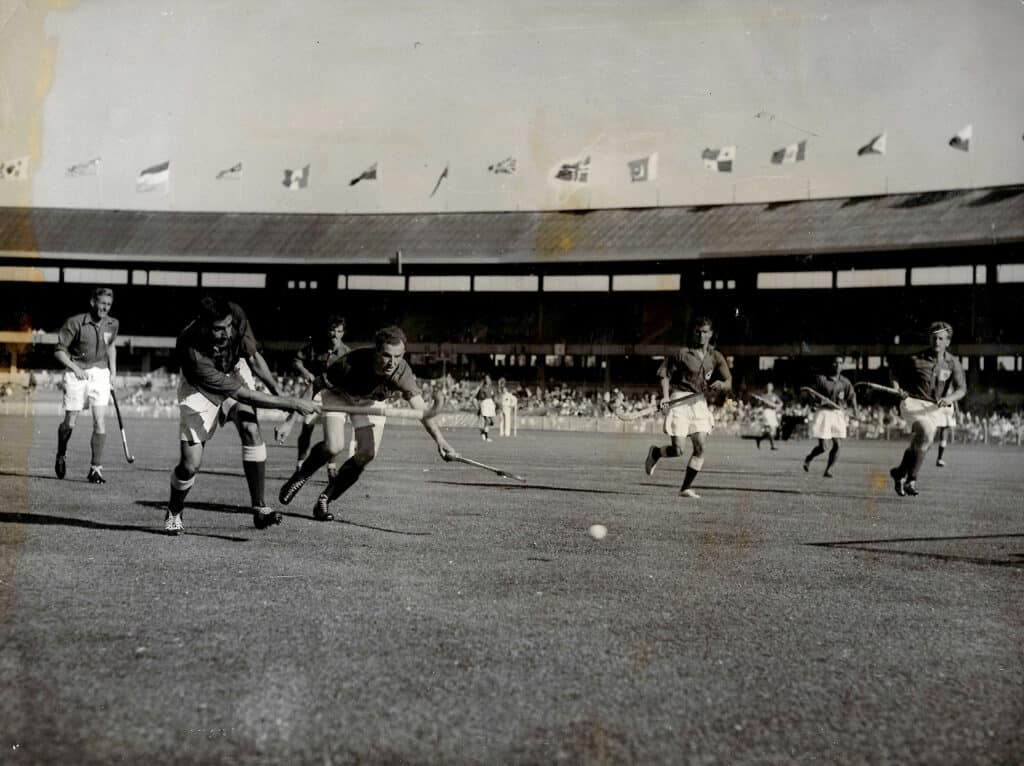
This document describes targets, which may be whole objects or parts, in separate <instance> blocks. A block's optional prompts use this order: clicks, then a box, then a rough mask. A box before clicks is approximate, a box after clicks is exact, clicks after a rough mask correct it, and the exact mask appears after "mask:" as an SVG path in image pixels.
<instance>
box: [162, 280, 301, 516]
mask: <svg viewBox="0 0 1024 766" xmlns="http://www.w3.org/2000/svg"><path fill="white" fill-rule="evenodd" d="M175 350H176V352H177V355H178V361H179V362H180V364H181V375H182V379H181V384H180V385H179V386H178V408H179V411H180V423H179V435H180V441H181V458H180V460H179V461H178V465H177V466H175V468H174V471H173V472H172V473H171V499H170V502H169V503H168V510H167V517H166V519H165V521H164V529H165V530H166V531H167V532H168V533H170V534H179V533H181V532H182V530H183V528H184V527H183V525H182V521H181V516H182V510H183V509H184V507H185V496H186V495H188V492H189V490H190V489H192V486H193V485H194V484H195V481H196V473H197V472H198V471H199V467H200V465H201V464H202V461H203V448H204V446H205V444H206V442H207V441H208V440H209V439H210V437H211V436H213V434H214V432H215V431H216V430H217V427H218V426H220V425H223V424H224V423H225V422H226V421H228V420H230V421H232V422H233V423H234V424H235V426H236V427H237V428H238V435H239V437H240V438H241V440H242V468H243V470H244V471H245V480H246V483H247V484H248V485H249V497H250V500H251V501H252V512H253V524H254V525H255V526H256V528H257V529H265V528H267V527H268V526H271V525H272V524H279V523H280V522H281V514H280V513H277V512H276V511H271V510H270V509H269V508H267V507H266V503H265V502H264V499H263V491H264V486H265V484H266V462H267V446H266V444H264V442H263V436H262V434H261V433H260V425H259V421H258V420H257V418H256V410H257V408H261V407H263V408H274V409H281V410H289V411H293V412H301V413H303V414H307V415H308V414H313V413H315V412H317V410H318V406H317V405H316V404H314V403H313V402H310V401H306V400H303V399H299V398H297V397H292V396H280V394H279V391H278V388H277V381H276V380H274V376H273V374H271V372H270V369H269V368H268V367H267V363H266V361H264V359H263V356H262V355H261V354H260V353H259V350H258V349H257V347H256V338H255V336H254V335H253V332H252V326H251V325H250V324H249V321H248V319H247V318H246V316H245V312H244V311H242V309H241V307H240V306H238V305H237V304H235V303H229V302H228V301H224V300H221V299H219V298H215V297H212V296H208V297H206V298H204V299H203V300H202V302H201V303H200V309H199V316H198V317H197V318H196V319H195V320H194V321H193V322H191V323H190V324H189V325H188V326H187V327H186V328H185V329H184V330H182V332H181V335H179V336H178V343H177V346H176V349H175ZM254 374H255V376H256V377H258V378H259V379H260V380H261V381H263V383H264V384H265V385H266V387H267V388H268V389H269V390H270V391H271V393H270V394H265V393H262V392H260V391H257V390H256V384H255V380H254V378H253V375H254Z"/></svg>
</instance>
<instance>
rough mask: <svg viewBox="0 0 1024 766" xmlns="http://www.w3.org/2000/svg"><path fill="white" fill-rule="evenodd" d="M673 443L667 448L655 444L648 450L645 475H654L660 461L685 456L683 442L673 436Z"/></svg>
mask: <svg viewBox="0 0 1024 766" xmlns="http://www.w3.org/2000/svg"><path fill="white" fill-rule="evenodd" d="M671 438H672V443H671V444H669V445H668V446H667V447H659V446H658V445H656V444H654V445H651V448H650V449H649V450H647V459H646V460H645V461H644V473H646V474H647V475H648V476H653V475H654V468H655V466H657V465H658V461H659V460H661V459H662V458H663V457H669V458H671V457H682V456H683V440H682V438H680V437H678V436H673V437H671Z"/></svg>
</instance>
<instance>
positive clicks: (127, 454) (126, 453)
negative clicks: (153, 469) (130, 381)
mask: <svg viewBox="0 0 1024 766" xmlns="http://www.w3.org/2000/svg"><path fill="white" fill-rule="evenodd" d="M110 399H111V401H112V402H113V403H114V412H116V413H117V427H118V428H120V429H121V444H122V445H123V446H124V459H125V460H127V461H128V462H129V463H134V462H135V456H134V455H133V454H132V453H131V452H130V451H129V450H128V437H127V436H126V435H125V433H124V420H123V419H122V418H121V407H120V405H119V404H118V403H117V394H115V393H114V389H110Z"/></svg>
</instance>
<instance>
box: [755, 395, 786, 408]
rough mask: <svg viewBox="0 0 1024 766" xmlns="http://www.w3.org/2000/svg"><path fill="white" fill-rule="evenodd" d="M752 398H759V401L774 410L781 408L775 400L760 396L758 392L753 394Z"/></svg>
mask: <svg viewBox="0 0 1024 766" xmlns="http://www.w3.org/2000/svg"><path fill="white" fill-rule="evenodd" d="M750 398H751V399H757V401H759V402H760V403H761V404H763V405H764V406H765V407H767V408H769V409H772V410H778V409H781V408H780V407H779V405H777V404H776V403H775V402H773V401H771V400H769V399H765V398H764V397H763V396H758V395H757V394H751V395H750Z"/></svg>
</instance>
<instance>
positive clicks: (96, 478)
mask: <svg viewBox="0 0 1024 766" xmlns="http://www.w3.org/2000/svg"><path fill="white" fill-rule="evenodd" d="M86 479H87V480H88V482H89V483H90V484H106V483H107V480H106V479H104V478H103V467H102V466H98V465H93V466H89V475H88V476H87V477H86Z"/></svg>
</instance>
